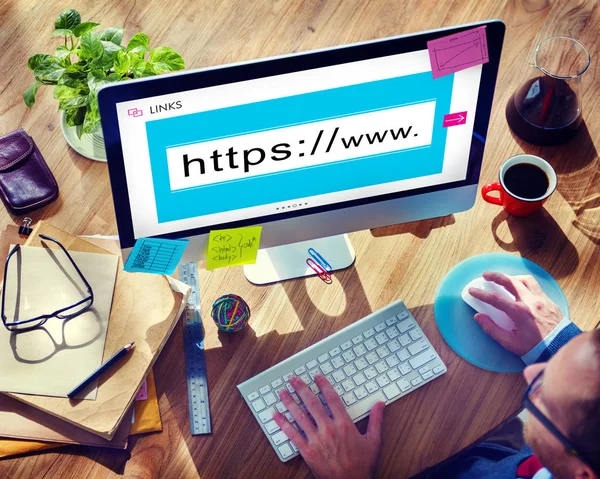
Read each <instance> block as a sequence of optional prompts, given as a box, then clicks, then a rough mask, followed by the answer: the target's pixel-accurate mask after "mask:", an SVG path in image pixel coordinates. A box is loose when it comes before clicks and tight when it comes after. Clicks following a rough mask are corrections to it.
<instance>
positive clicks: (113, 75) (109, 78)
mask: <svg viewBox="0 0 600 479" xmlns="http://www.w3.org/2000/svg"><path fill="white" fill-rule="evenodd" d="M120 78H121V77H120V76H119V75H117V74H116V73H111V74H110V75H108V76H107V77H106V81H108V82H113V81H119V79H120Z"/></svg>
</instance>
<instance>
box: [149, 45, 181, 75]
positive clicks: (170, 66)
mask: <svg viewBox="0 0 600 479" xmlns="http://www.w3.org/2000/svg"><path fill="white" fill-rule="evenodd" d="M148 60H149V61H150V63H151V64H152V67H153V68H154V71H155V72H156V73H163V72H171V71H175V70H183V69H184V68H185V62H184V61H183V57H182V56H181V55H180V54H179V53H177V52H176V51H175V50H173V49H172V48H169V47H158V48H155V49H154V50H152V51H151V52H150V58H149V59H148Z"/></svg>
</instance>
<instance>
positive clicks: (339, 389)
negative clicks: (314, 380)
mask: <svg viewBox="0 0 600 479" xmlns="http://www.w3.org/2000/svg"><path fill="white" fill-rule="evenodd" d="M333 389H335V392H336V393H338V396H341V395H342V394H344V393H345V392H346V391H344V388H343V387H342V385H341V384H336V385H335V386H333Z"/></svg>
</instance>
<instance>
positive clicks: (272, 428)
mask: <svg viewBox="0 0 600 479" xmlns="http://www.w3.org/2000/svg"><path fill="white" fill-rule="evenodd" d="M265 429H266V430H267V432H268V433H269V434H273V433H274V432H276V431H279V430H280V427H279V426H278V425H277V423H276V422H275V421H271V422H268V423H267V424H265Z"/></svg>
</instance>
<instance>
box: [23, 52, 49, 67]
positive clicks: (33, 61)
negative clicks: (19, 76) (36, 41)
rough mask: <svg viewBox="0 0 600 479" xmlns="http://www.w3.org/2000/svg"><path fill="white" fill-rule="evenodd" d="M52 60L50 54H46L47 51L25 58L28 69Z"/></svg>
mask: <svg viewBox="0 0 600 479" xmlns="http://www.w3.org/2000/svg"><path fill="white" fill-rule="evenodd" d="M51 60H52V55H48V54H47V53H37V54H36V55H33V56H32V57H30V58H29V60H27V66H28V67H29V69H30V70H34V71H35V69H36V68H37V67H38V66H39V65H40V64H42V63H44V62H48V61H51Z"/></svg>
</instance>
